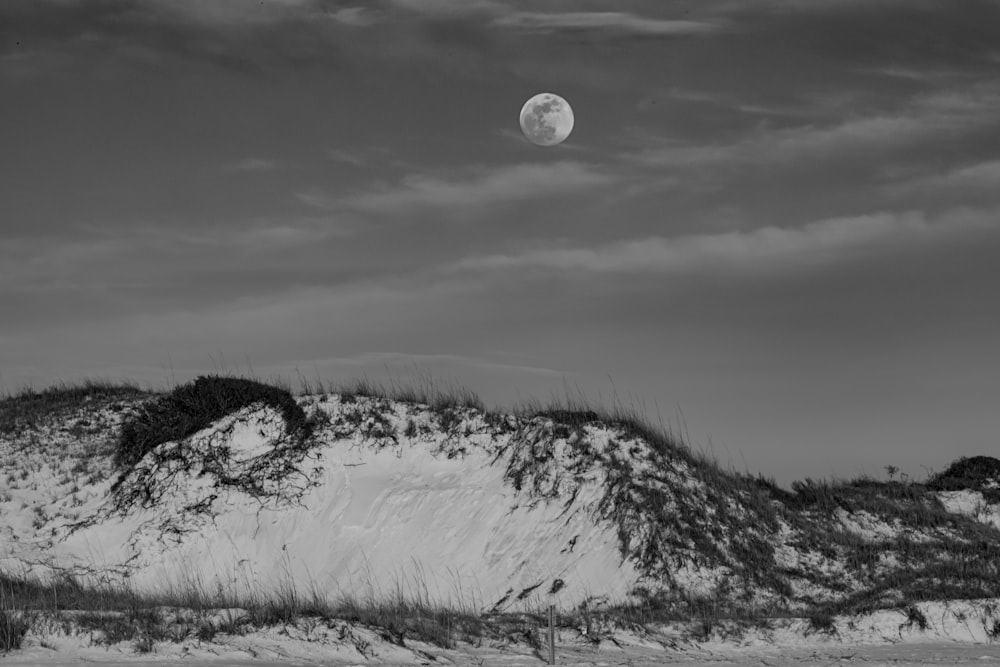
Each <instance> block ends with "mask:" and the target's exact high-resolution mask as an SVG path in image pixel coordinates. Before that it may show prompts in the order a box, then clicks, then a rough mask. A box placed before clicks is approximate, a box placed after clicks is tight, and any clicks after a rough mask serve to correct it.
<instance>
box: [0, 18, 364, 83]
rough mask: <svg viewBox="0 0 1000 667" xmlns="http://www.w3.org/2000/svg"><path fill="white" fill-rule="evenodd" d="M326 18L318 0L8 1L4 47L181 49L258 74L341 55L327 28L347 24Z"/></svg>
mask: <svg viewBox="0 0 1000 667" xmlns="http://www.w3.org/2000/svg"><path fill="white" fill-rule="evenodd" d="M326 16H327V14H326V10H325V9H324V6H323V3H321V2H317V1H316V0H257V1H248V0H211V1H210V2H209V1H205V0H102V1H84V0H5V2H0V53H2V52H16V51H21V52H24V51H25V50H28V49H30V50H31V51H32V53H34V54H37V55H36V56H35V58H36V59H37V58H38V56H39V55H41V54H47V55H55V56H61V57H62V58H64V59H65V60H66V61H68V62H70V63H71V62H73V61H75V60H76V59H78V57H79V56H81V55H87V54H90V55H100V56H105V57H107V56H111V57H116V59H115V64H116V65H120V64H121V61H122V60H125V61H129V62H131V61H134V60H136V59H139V60H140V61H141V62H142V61H145V62H148V61H156V60H159V59H162V58H163V57H164V56H165V55H174V56H182V57H186V58H192V59H197V60H200V61H208V62H212V63H214V64H217V65H221V66H225V67H227V68H229V69H235V70H239V71H241V72H245V73H255V72H259V71H260V70H262V69H264V68H267V67H269V66H273V65H275V64H286V63H289V62H293V63H301V62H303V61H309V62H322V61H326V60H329V59H330V58H331V57H333V56H335V55H337V53H338V52H337V51H336V49H335V48H334V47H332V46H331V44H332V42H331V40H330V39H329V38H328V37H329V34H328V33H329V32H330V29H331V26H338V25H343V23H342V22H337V21H329V20H327V21H324V20H320V19H323V18H325V17H326ZM352 29H353V28H352ZM18 44H20V46H16V45H18ZM122 56H124V58H122ZM62 64H63V65H66V64H67V63H66V62H63V63H62ZM48 66H49V67H52V66H53V64H52V63H48ZM22 69H24V67H23V66H22Z"/></svg>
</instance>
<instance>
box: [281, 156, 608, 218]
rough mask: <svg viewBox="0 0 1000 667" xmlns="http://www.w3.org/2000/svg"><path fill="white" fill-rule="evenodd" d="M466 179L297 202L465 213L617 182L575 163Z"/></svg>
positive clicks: (427, 180)
mask: <svg viewBox="0 0 1000 667" xmlns="http://www.w3.org/2000/svg"><path fill="white" fill-rule="evenodd" d="M477 171H478V173H476V175H475V176H473V177H471V178H468V179H465V180H445V179H442V178H437V177H433V176H424V175H422V174H413V175H410V176H407V177H405V178H403V179H402V181H401V182H400V183H399V184H398V185H396V186H394V187H386V188H382V189H379V190H374V191H369V192H363V193H361V194H356V195H351V196H346V197H343V198H337V197H330V196H326V195H317V194H315V193H300V194H299V195H298V197H299V199H300V200H302V201H304V202H305V203H308V204H311V205H313V206H318V207H323V208H332V209H335V208H348V209H354V210H358V211H366V212H371V213H396V212H404V211H407V210H410V209H411V208H412V207H414V206H425V207H444V208H466V207H476V206H483V205H486V204H490V203H497V202H504V201H520V200H525V199H534V198H540V197H546V196H552V195H560V194H567V193H569V192H573V191H578V190H585V189H588V188H594V187H601V186H606V185H610V184H612V183H614V182H616V180H617V177H615V176H613V175H611V174H607V173H604V172H602V171H599V170H597V169H595V168H594V167H592V166H590V165H587V164H583V163H580V162H572V161H568V160H563V161H560V162H555V163H552V164H519V165H513V166H507V167H500V168H496V169H492V170H484V169H479V170H477Z"/></svg>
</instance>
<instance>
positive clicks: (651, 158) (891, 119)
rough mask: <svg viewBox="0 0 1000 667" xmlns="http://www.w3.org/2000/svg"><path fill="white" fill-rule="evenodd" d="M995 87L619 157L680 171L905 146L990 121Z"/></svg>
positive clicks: (998, 92)
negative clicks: (818, 123)
mask: <svg viewBox="0 0 1000 667" xmlns="http://www.w3.org/2000/svg"><path fill="white" fill-rule="evenodd" d="M998 106H1000V86H997V85H996V84H989V85H980V86H975V87H972V88H970V89H967V90H962V91H946V92H943V93H935V94H932V95H924V96H921V97H919V98H917V99H916V100H914V101H913V102H912V103H911V104H910V106H909V107H908V108H906V109H904V110H903V111H901V112H898V113H895V114H890V113H885V114H880V115H869V116H863V117H860V118H851V119H849V120H847V121H844V122H842V123H839V124H835V125H831V126H828V127H815V126H813V125H804V126H796V127H790V128H781V129H777V130H764V131H758V132H755V133H753V134H751V135H750V136H748V137H745V138H743V139H741V140H739V141H737V142H734V143H730V144H723V145H702V146H685V145H674V146H660V147H655V148H648V149H644V150H641V151H634V152H627V153H623V154H622V155H621V157H622V158H623V159H624V160H626V161H629V162H636V163H639V164H644V165H649V166H668V167H684V166H697V165H708V164H717V163H733V162H750V163H761V162H780V161H786V160H795V159H798V158H803V157H812V156H819V157H823V156H829V155H831V154H848V153H851V152H852V151H856V150H859V149H864V150H871V149H873V148H878V147H893V146H905V145H908V144H912V143H916V142H920V141H926V140H927V139H929V138H932V137H936V136H945V135H950V134H961V133H963V132H967V131H972V130H975V129H979V128H983V127H987V126H989V125H990V124H994V123H996V118H997V116H996V109H997V108H998Z"/></svg>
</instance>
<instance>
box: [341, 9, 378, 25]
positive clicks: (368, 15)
mask: <svg viewBox="0 0 1000 667" xmlns="http://www.w3.org/2000/svg"><path fill="white" fill-rule="evenodd" d="M330 18H332V19H333V20H334V21H338V22H340V23H343V24H344V25H350V26H356V27H360V28H364V27H367V26H370V25H374V24H375V23H376V22H377V21H378V19H377V18H376V17H375V16H374V15H373V14H372V12H370V11H368V10H366V9H365V8H364V7H342V8H340V9H338V10H336V11H334V12H331V13H330Z"/></svg>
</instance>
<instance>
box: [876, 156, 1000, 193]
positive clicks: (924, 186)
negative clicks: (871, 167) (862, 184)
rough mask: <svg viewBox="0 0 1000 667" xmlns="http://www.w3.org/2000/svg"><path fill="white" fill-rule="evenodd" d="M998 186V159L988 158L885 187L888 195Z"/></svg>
mask: <svg viewBox="0 0 1000 667" xmlns="http://www.w3.org/2000/svg"><path fill="white" fill-rule="evenodd" d="M997 188H1000V160H988V161H986V162H979V163H976V164H972V165H968V166H964V167H958V168H956V169H952V170H950V171H947V172H945V173H943V174H934V175H930V176H922V177H919V178H914V179H910V180H908V181H904V182H902V183H895V184H892V185H890V186H888V187H887V188H886V192H887V193H888V194H890V195H901V194H913V193H918V192H921V191H925V190H959V189H960V190H966V189H981V190H995V189H997Z"/></svg>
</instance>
